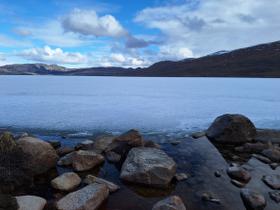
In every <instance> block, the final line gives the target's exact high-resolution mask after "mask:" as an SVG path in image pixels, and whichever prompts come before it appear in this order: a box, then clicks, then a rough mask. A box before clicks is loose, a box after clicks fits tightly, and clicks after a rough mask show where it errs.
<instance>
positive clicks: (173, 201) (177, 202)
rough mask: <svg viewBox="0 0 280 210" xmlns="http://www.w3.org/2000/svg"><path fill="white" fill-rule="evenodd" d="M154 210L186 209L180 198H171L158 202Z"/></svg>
mask: <svg viewBox="0 0 280 210" xmlns="http://www.w3.org/2000/svg"><path fill="white" fill-rule="evenodd" d="M152 210H186V207H185V205H184V203H183V201H182V200H181V198H180V197H179V196H170V197H168V198H166V199H164V200H161V201H159V202H157V203H156V204H155V205H154V206H153V208H152Z"/></svg>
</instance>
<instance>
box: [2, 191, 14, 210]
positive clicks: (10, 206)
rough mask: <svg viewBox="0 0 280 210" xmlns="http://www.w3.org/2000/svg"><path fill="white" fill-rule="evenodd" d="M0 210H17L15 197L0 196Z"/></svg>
mask: <svg viewBox="0 0 280 210" xmlns="http://www.w3.org/2000/svg"><path fill="white" fill-rule="evenodd" d="M0 210H18V204H17V200H16V198H15V197H12V196H10V195H4V194H0Z"/></svg>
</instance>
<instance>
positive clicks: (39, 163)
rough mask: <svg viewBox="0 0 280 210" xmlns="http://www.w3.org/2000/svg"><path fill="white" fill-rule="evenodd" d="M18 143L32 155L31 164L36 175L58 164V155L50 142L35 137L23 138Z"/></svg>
mask: <svg viewBox="0 0 280 210" xmlns="http://www.w3.org/2000/svg"><path fill="white" fill-rule="evenodd" d="M17 143H18V145H19V147H20V148H21V149H22V150H23V152H24V153H26V154H28V155H29V156H30V165H31V166H32V170H33V173H34V174H35V175H38V174H43V173H45V172H47V171H48V170H49V169H51V168H54V167H55V166H56V162H57V160H58V155H57V154H56V151H55V149H54V148H53V147H52V146H51V145H50V144H49V143H47V142H45V141H43V140H40V139H37V138H33V137H25V138H21V139H19V140H18V141H17Z"/></svg>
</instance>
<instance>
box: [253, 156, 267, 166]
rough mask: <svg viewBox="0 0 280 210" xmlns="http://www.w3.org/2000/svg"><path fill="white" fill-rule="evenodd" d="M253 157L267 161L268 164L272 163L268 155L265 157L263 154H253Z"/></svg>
mask: <svg viewBox="0 0 280 210" xmlns="http://www.w3.org/2000/svg"><path fill="white" fill-rule="evenodd" d="M252 157H254V158H256V159H258V160H259V161H262V162H263V163H266V164H270V163H271V160H270V159H269V158H267V157H264V156H262V155H258V154H253V155H252Z"/></svg>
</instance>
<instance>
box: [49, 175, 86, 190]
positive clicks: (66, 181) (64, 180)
mask: <svg viewBox="0 0 280 210" xmlns="http://www.w3.org/2000/svg"><path fill="white" fill-rule="evenodd" d="M80 183H81V178H80V177H79V176H78V175H77V174H76V173H73V172H68V173H64V174H62V175H60V176H58V177H56V178H55V179H53V180H52V181H51V185H52V187H53V188H55V189H57V190H61V191H71V190H73V189H75V188H76V187H78V186H79V185H80Z"/></svg>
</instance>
